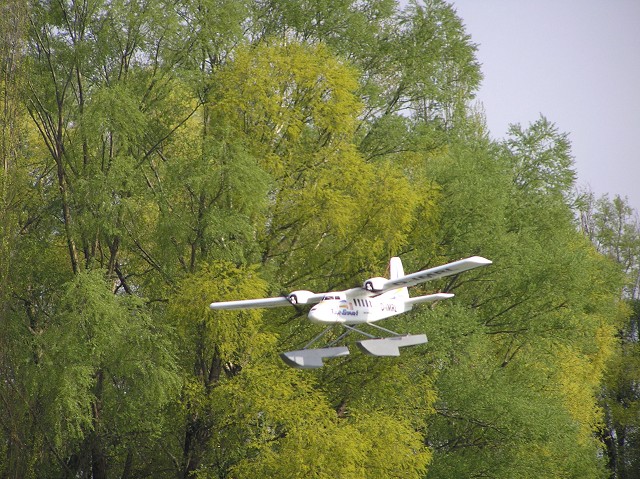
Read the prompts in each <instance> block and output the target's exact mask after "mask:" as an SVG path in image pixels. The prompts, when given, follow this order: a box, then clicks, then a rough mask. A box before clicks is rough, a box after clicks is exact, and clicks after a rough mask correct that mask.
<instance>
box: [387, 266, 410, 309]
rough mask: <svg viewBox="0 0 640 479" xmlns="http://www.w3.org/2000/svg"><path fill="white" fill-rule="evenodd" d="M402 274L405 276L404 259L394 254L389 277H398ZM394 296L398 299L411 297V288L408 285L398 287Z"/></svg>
mask: <svg viewBox="0 0 640 479" xmlns="http://www.w3.org/2000/svg"><path fill="white" fill-rule="evenodd" d="M402 276H404V268H403V267H402V261H401V260H400V258H398V257H397V256H394V257H393V258H391V260H390V261H389V279H398V278H401V277H402ZM394 297H395V298H396V299H409V290H408V289H407V288H406V287H405V288H398V289H396V290H395V291H394Z"/></svg>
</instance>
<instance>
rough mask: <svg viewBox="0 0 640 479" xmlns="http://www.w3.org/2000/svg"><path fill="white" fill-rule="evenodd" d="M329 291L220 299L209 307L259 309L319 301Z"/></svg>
mask: <svg viewBox="0 0 640 479" xmlns="http://www.w3.org/2000/svg"><path fill="white" fill-rule="evenodd" d="M327 294H331V293H312V292H311V291H294V292H293V293H290V294H288V295H287V296H279V297H276V298H261V299H242V300H239V301H220V302H216V303H211V304H210V305H209V308H211V309H260V308H280V307H283V306H291V305H296V304H313V303H319V302H320V301H322V299H323V298H324V297H325V296H326V295H327Z"/></svg>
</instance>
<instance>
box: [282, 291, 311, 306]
mask: <svg viewBox="0 0 640 479" xmlns="http://www.w3.org/2000/svg"><path fill="white" fill-rule="evenodd" d="M311 296H314V293H313V292H311V291H306V290H300V291H294V292H293V293H290V294H289V296H287V299H288V300H289V302H290V303H291V304H294V305H295V304H307V303H308V302H309V298H311Z"/></svg>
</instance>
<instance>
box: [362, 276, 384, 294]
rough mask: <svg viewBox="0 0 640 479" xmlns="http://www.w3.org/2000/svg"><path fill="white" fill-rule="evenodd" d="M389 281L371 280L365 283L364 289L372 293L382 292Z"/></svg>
mask: <svg viewBox="0 0 640 479" xmlns="http://www.w3.org/2000/svg"><path fill="white" fill-rule="evenodd" d="M387 281H389V280H388V279H387V278H380V277H376V278H369V279H368V280H366V281H365V282H364V284H363V285H362V287H363V288H364V289H366V290H367V291H371V292H372V293H373V292H376V291H382V290H383V289H384V285H385V284H386V282H387Z"/></svg>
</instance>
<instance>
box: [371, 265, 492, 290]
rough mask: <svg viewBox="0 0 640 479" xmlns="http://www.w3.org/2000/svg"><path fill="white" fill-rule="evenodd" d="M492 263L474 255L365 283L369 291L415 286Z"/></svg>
mask: <svg viewBox="0 0 640 479" xmlns="http://www.w3.org/2000/svg"><path fill="white" fill-rule="evenodd" d="M491 263H492V261H490V260H488V259H486V258H483V257H481V256H472V257H471V258H466V259H461V260H459V261H454V262H453V263H448V264H445V265H442V266H436V267H435V268H430V269H425V270H422V271H418V272H417V273H411V274H407V275H405V276H401V277H399V278H396V279H387V280H385V281H383V282H381V283H376V282H375V281H374V280H367V281H365V283H364V287H365V289H367V290H369V291H375V292H378V293H381V292H385V291H389V290H391V289H395V288H403V287H410V286H415V285H417V284H420V283H424V282H426V281H432V280H434V279H440V278H444V277H446V276H451V275H454V274H458V273H462V272H463V271H468V270H470V269H473V268H477V267H479V266H487V265H490V264H491Z"/></svg>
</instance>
